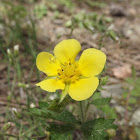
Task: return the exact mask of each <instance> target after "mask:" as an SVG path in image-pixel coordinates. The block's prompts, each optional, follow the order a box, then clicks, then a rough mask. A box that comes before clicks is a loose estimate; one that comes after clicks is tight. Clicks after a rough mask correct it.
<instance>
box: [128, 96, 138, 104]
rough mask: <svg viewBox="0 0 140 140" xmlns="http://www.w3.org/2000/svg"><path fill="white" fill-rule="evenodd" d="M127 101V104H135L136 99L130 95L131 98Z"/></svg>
mask: <svg viewBox="0 0 140 140" xmlns="http://www.w3.org/2000/svg"><path fill="white" fill-rule="evenodd" d="M128 102H129V104H135V103H136V102H137V100H136V98H134V97H131V98H129V101H128Z"/></svg>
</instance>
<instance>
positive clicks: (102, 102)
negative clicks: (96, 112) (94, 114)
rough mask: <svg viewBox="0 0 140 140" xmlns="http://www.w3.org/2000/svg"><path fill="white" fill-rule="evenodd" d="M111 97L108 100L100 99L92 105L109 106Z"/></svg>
mask: <svg viewBox="0 0 140 140" xmlns="http://www.w3.org/2000/svg"><path fill="white" fill-rule="evenodd" d="M110 100H111V97H107V98H100V99H96V100H93V101H92V104H94V105H107V104H109V103H110Z"/></svg>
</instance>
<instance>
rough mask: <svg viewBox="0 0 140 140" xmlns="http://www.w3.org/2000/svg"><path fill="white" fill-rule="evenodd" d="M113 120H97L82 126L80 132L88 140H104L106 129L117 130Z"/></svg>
mask: <svg viewBox="0 0 140 140" xmlns="http://www.w3.org/2000/svg"><path fill="white" fill-rule="evenodd" d="M113 122H114V119H107V120H105V119H104V118H98V119H95V120H92V121H88V122H86V123H84V124H83V125H82V132H83V134H84V135H85V137H86V138H87V139H88V140H105V139H106V137H107V136H108V134H107V132H106V131H107V130H108V129H117V126H116V125H114V124H113Z"/></svg>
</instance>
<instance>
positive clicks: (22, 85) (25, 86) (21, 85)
mask: <svg viewBox="0 0 140 140" xmlns="http://www.w3.org/2000/svg"><path fill="white" fill-rule="evenodd" d="M18 86H19V87H22V88H25V89H26V88H29V85H28V84H24V83H18Z"/></svg>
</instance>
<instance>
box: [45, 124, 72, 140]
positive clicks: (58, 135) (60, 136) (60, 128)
mask: <svg viewBox="0 0 140 140" xmlns="http://www.w3.org/2000/svg"><path fill="white" fill-rule="evenodd" d="M74 129H75V127H74V126H73V125H70V124H56V123H50V124H49V127H48V128H47V131H49V132H51V140H56V139H57V140H72V132H73V131H74Z"/></svg>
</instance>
